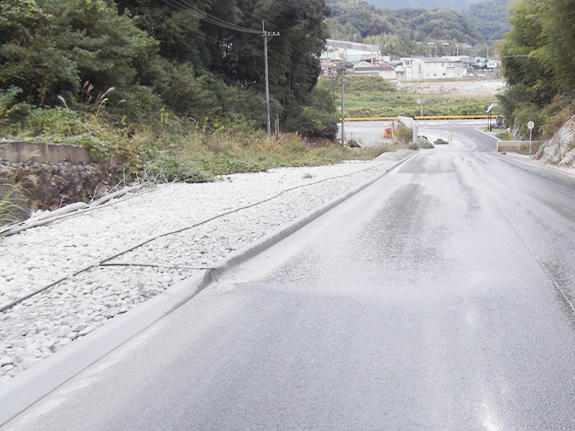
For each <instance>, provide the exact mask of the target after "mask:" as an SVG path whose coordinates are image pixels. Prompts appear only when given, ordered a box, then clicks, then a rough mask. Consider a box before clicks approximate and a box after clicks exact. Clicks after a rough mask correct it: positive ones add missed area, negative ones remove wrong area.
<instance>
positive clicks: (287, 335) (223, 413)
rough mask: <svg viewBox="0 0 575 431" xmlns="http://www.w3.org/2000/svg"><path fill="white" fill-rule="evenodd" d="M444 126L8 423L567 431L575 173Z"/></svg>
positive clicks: (574, 393) (573, 356)
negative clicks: (397, 163) (395, 164)
mask: <svg viewBox="0 0 575 431" xmlns="http://www.w3.org/2000/svg"><path fill="white" fill-rule="evenodd" d="M442 127H443V129H441V128H442ZM429 128H430V129H433V130H434V131H437V132H438V133H440V132H441V130H443V131H444V132H445V126H442V125H437V124H435V125H429ZM420 130H421V129H420ZM444 132H441V133H444ZM450 133H453V141H454V144H453V145H450V146H447V147H442V148H438V149H436V150H429V151H426V152H421V153H419V154H417V155H416V156H415V157H413V158H411V159H410V160H409V161H407V162H406V163H405V164H403V165H401V167H399V168H398V169H396V170H395V171H392V172H391V173H389V174H388V175H387V176H385V177H383V178H382V179H381V180H380V181H378V182H376V183H374V184H373V185H372V186H370V187H369V188H367V189H365V190H364V191H363V192H361V193H360V194H358V195H356V196H354V197H353V198H351V199H349V200H348V201H346V202H345V203H344V204H342V205H340V206H338V207H337V208H336V209H334V210H332V211H330V212H329V213H327V214H326V215H324V216H322V217H320V218H319V219H317V220H316V221H315V222H313V223H311V224H310V225H308V226H306V227H305V228H304V229H302V230H300V231H298V232H297V233H296V234H294V235H292V236H291V237H289V238H288V239H286V240H285V241H283V242H281V243H279V244H278V245H276V246H274V247H272V248H270V249H269V250H267V251H266V252H264V253H262V254H261V255H259V256H258V257H256V258H254V259H252V260H251V261H249V262H247V263H246V264H244V265H242V266H240V267H238V268H236V270H234V271H232V272H231V273H229V274H228V275H226V276H224V277H223V278H221V279H220V280H219V282H218V283H217V284H215V285H213V286H210V287H208V288H207V289H206V290H204V291H203V292H202V293H201V294H200V295H198V296H197V297H196V298H194V299H193V300H192V301H190V302H188V303H187V304H185V305H184V306H182V307H181V308H179V309H178V310H177V311H176V312H174V313H172V314H171V315H169V316H168V317H167V318H165V319H163V320H162V321H160V322H159V323H158V324H156V325H154V326H153V327H152V328H151V329H150V330H148V331H146V332H145V333H143V334H141V335H140V336H138V337H136V338H135V339H133V340H132V341H130V342H129V343H127V344H126V345H124V346H123V347H121V348H120V349H118V350H117V351H115V352H113V353H112V354H111V355H109V356H108V357H106V358H104V359H103V360H101V361H100V362H99V363H97V364H96V365H95V366H93V367H91V368H89V369H88V370H86V371H85V372H84V373H82V374H80V375H79V376H77V377H76V378H74V379H73V380H71V381H70V382H68V383H67V384H65V385H64V386H62V387H61V388H60V389H59V390H57V391H55V392H54V393H53V394H51V395H50V396H48V397H46V398H45V399H44V400H42V401H40V402H39V403H38V404H37V405H35V406H33V407H32V408H31V409H29V410H28V411H27V412H25V413H24V414H23V415H21V416H20V417H18V418H17V419H15V420H14V421H12V422H11V423H9V424H8V425H6V426H5V427H3V428H2V430H3V431H4V430H8V429H15V430H27V431H31V430H43V431H47V430H59V431H63V430H85V431H88V430H98V431H100V430H138V431H143V430H271V429H277V430H393V431H399V430H457V431H461V430H488V431H491V430H570V429H575V402H574V401H575V326H574V323H575V317H574V308H573V300H572V297H573V296H574V295H575V289H574V283H573V280H574V279H575V278H574V277H573V276H574V275H575V274H574V271H575V270H574V269H572V266H573V265H572V263H573V261H574V259H573V258H574V251H573V250H574V245H575V244H574V239H575V232H574V230H575V215H574V214H575V180H574V179H572V178H571V177H569V176H566V175H564V174H562V173H558V172H555V171H551V170H549V169H546V168H541V167H538V166H536V165H534V164H531V163H529V162H525V161H522V160H521V159H518V158H513V157H511V156H504V155H499V154H496V153H495V152H494V151H493V150H494V147H495V143H494V141H493V140H492V139H490V138H488V137H485V136H484V135H482V134H481V133H479V132H477V131H475V130H474V129H473V128H472V127H468V126H466V127H454V128H452V127H451V125H450Z"/></svg>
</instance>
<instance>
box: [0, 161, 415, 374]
mask: <svg viewBox="0 0 575 431" xmlns="http://www.w3.org/2000/svg"><path fill="white" fill-rule="evenodd" d="M410 153H411V151H401V152H396V153H384V154H383V155H382V156H380V157H378V158H377V159H376V160H374V161H370V162H356V161H354V162H345V163H341V164H338V165H333V166H320V167H303V168H284V169H274V170H271V171H269V172H266V173H257V174H237V175H230V176H226V177H223V178H221V179H219V180H218V181H216V182H213V183H205V184H171V185H165V186H160V187H158V188H156V189H155V190H153V191H151V192H148V193H142V194H140V195H138V196H136V197H133V198H131V199H127V200H123V199H119V200H118V201H117V202H113V203H112V204H109V205H107V206H104V207H102V208H99V209H97V210H94V211H89V212H84V213H78V214H77V215H72V216H68V217H65V218H62V219H59V220H57V221H54V222H52V223H50V224H47V225H45V226H41V227H36V228H32V229H28V230H25V231H23V232H21V233H19V234H16V235H12V236H8V237H5V238H0V262H2V265H1V266H0V309H2V308H3V307H6V306H7V305H9V304H11V303H12V302H13V301H15V300H18V299H19V298H22V297H24V296H26V295H28V294H30V293H32V292H35V291H37V290H39V289H41V288H43V287H46V286H49V285H50V284H53V283H56V284H54V285H53V286H52V287H50V288H48V289H46V290H44V291H43V292H42V293H39V294H37V295H35V296H33V297H31V298H29V299H26V300H24V301H22V302H21V303H19V304H17V305H14V306H13V307H11V308H9V309H7V310H5V311H3V312H0V334H1V336H0V384H1V383H2V382H3V381H6V380H8V379H10V378H11V377H13V376H15V375H16V374H18V373H20V372H21V371H23V370H25V369H27V368H29V367H31V366H33V365H34V364H36V363H38V362H39V361H41V360H42V359H43V358H46V357H48V356H50V355H51V354H53V353H54V352H56V351H58V350H60V349H61V348H62V347H64V346H65V345H67V344H69V343H71V342H73V341H74V340H75V339H77V338H79V337H82V336H83V335H86V334H88V333H89V332H91V331H93V330H94V329H96V328H97V327H99V326H101V325H103V324H105V323H106V322H107V321H108V320H110V319H112V318H113V317H114V316H116V315H119V314H122V313H125V312H127V311H128V310H129V309H130V308H133V307H134V306H136V305H138V304H140V303H141V302H143V301H145V300H146V299H149V298H151V297H153V296H155V295H157V294H158V293H161V292H163V291H164V290H166V289H168V288H169V287H170V286H172V285H173V284H175V283H176V282H178V281H180V280H182V279H185V278H187V277H190V276H192V275H194V274H195V273H197V271H198V270H199V269H202V268H208V267H209V266H210V265H212V264H213V263H214V262H216V261H218V260H220V259H221V258H223V257H225V256H226V255H228V254H229V253H230V252H231V251H234V250H237V249H240V248H242V247H245V246H246V245H248V244H250V243H251V242H253V241H255V240H257V239H259V238H261V237H262V236H264V235H266V234H268V233H270V232H271V231H273V230H275V229H277V228H278V227H279V226H281V225H282V224H285V223H287V222H289V221H291V220H293V219H295V218H297V217H300V216H302V215H303V214H305V213H307V212H308V211H310V210H312V209H314V208H316V207H318V206H320V205H322V204H324V203H326V202H327V201H329V200H331V199H333V198H335V197H337V196H338V195H340V194H342V193H345V192H346V191H347V190H350V189H351V188H354V187H357V186H359V185H360V184H362V183H364V182H366V181H367V180H369V179H370V178H372V177H373V176H374V175H377V174H380V173H381V172H383V171H385V170H387V169H389V168H390V167H392V166H393V165H395V164H396V163H397V161H399V160H401V159H403V158H405V157H406V156H407V155H409V154H410ZM132 248H133V250H132ZM116 255H117V256H116ZM110 258H111V259H110ZM106 265H112V266H106ZM126 265H127V266H126Z"/></svg>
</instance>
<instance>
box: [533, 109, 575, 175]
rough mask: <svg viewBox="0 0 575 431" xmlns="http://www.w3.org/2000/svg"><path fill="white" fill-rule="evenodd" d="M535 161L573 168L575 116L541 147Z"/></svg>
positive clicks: (574, 158) (574, 156)
mask: <svg viewBox="0 0 575 431" xmlns="http://www.w3.org/2000/svg"><path fill="white" fill-rule="evenodd" d="M534 158H535V159H537V160H540V161H542V162H544V163H551V164H554V165H559V166H573V162H574V160H575V115H574V116H573V117H571V118H570V119H569V120H568V121H567V122H566V123H565V124H564V125H563V127H561V129H559V131H558V132H557V133H556V134H555V136H553V138H552V139H551V140H549V141H547V142H545V144H543V145H542V146H541V149H540V150H539V151H538V152H537V154H535V156H534Z"/></svg>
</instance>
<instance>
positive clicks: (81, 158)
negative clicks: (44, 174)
mask: <svg viewBox="0 0 575 431" xmlns="http://www.w3.org/2000/svg"><path fill="white" fill-rule="evenodd" d="M0 159H3V160H7V161H9V162H12V163H25V162H38V163H62V162H70V163H74V164H78V163H91V162H92V158H91V157H90V152H89V151H88V150H87V149H86V148H81V147H77V146H74V145H65V144H46V143H39V142H25V141H0Z"/></svg>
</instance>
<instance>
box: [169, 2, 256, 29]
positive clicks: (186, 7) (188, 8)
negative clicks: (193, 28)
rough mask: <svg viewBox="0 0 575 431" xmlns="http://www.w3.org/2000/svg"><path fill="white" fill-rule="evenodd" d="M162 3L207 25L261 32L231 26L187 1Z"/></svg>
mask: <svg viewBox="0 0 575 431" xmlns="http://www.w3.org/2000/svg"><path fill="white" fill-rule="evenodd" d="M163 1H164V3H167V4H168V5H170V6H173V7H175V8H176V9H178V10H180V11H182V12H189V13H191V14H192V15H194V16H195V17H196V18H199V19H200V20H202V21H205V22H207V23H209V24H213V25H215V26H218V27H221V28H225V29H228V30H233V31H238V32H241V33H251V34H261V33H262V32H261V31H259V30H254V29H251V28H247V27H242V26H239V25H236V24H233V23H231V22H228V21H224V20H223V19H220V18H218V17H216V16H214V15H210V14H209V13H206V12H204V11H202V10H201V9H199V8H198V7H197V6H195V5H193V4H192V3H190V2H189V1H187V0H163Z"/></svg>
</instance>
